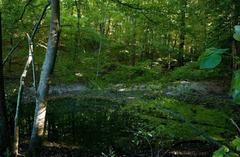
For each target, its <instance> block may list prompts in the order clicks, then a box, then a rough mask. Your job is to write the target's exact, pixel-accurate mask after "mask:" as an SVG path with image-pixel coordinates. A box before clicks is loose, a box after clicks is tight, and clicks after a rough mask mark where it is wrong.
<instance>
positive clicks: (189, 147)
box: [24, 80, 235, 157]
mask: <svg viewBox="0 0 240 157" xmlns="http://www.w3.org/2000/svg"><path fill="white" fill-rule="evenodd" d="M228 87H229V86H228V85H227V83H226V82H225V81H223V80H211V81H176V82H173V83H170V84H168V85H167V86H165V87H164V86H162V85H156V84H155V85H154V84H148V85H146V84H145V85H144V84H142V85H133V86H127V85H123V84H117V85H111V86H109V87H107V88H105V89H101V90H93V89H90V88H88V87H87V86H86V85H84V84H82V83H79V84H70V85H69V84H68V85H64V84H62V85H55V86H52V87H51V88H50V98H51V101H57V102H58V101H59V100H60V101H61V100H62V99H64V98H66V99H69V98H70V97H72V98H74V97H84V99H83V100H84V101H86V100H87V101H88V99H93V100H96V101H98V100H104V101H106V100H107V101H112V102H120V104H122V103H124V104H126V103H127V104H130V105H129V106H131V104H134V106H135V104H136V102H137V103H138V102H139V101H143V103H145V102H146V101H147V102H146V105H149V104H150V105H149V106H150V107H149V108H148V107H147V108H146V107H140V106H135V107H138V108H139V109H140V111H141V112H142V114H143V115H145V112H149V111H148V110H149V109H150V110H151V103H164V102H165V101H166V102H168V101H170V104H168V105H170V106H168V105H167V108H169V107H170V109H171V110H175V111H177V112H178V111H180V113H181V112H182V113H183V114H185V112H186V113H187V114H186V115H185V116H187V118H190V117H191V116H193V115H194V116H193V117H192V118H193V119H195V118H194V117H198V118H196V119H195V120H193V121H194V122H193V123H194V124H195V125H200V126H201V127H208V129H206V130H208V131H209V130H210V133H209V134H211V135H213V136H216V135H217V134H218V135H217V136H219V135H220V134H222V135H224V136H225V137H226V136H229V135H225V133H224V132H225V131H224V130H225V129H226V128H227V126H224V125H225V122H226V121H228V120H229V119H226V118H227V117H225V116H226V115H230V114H229V113H233V112H235V107H233V106H232V105H231V103H232V102H231V99H230V97H229V96H228V94H227V93H228V90H229V89H228ZM24 95H25V96H24V101H25V103H29V102H34V98H33V97H31V96H29V95H34V90H33V89H32V88H26V89H25V94H24ZM164 97H166V98H164ZM168 98H169V99H168ZM172 98H173V99H175V100H178V101H179V102H178V101H176V102H175V100H171V99H172ZM78 99H79V98H78ZM80 99H81V98H80ZM70 101H71V102H72V100H70ZM172 101H173V102H172ZM132 102H133V103H132ZM182 102H185V103H186V105H185V104H184V103H182ZM141 103H142V102H141ZM168 103H169V102H168ZM65 104H66V103H65ZM90 104H91V103H90ZM190 104H192V105H190ZM194 104H195V105H196V104H199V107H196V106H194ZM226 104H228V105H229V106H227V105H226ZM171 105H172V106H171ZM182 105H185V106H182ZM219 106H221V107H222V108H221V109H220V110H216V108H218V107H219ZM93 108H95V107H93ZM97 108H98V107H96V109H97ZM110 108H111V107H110ZM127 108H128V107H127ZM139 109H137V111H138V110H139ZM225 109H226V111H223V110H225ZM77 110H78V109H77ZM83 110H88V109H86V108H84V109H83ZM93 110H94V109H93ZM127 110H128V112H131V110H133V111H134V112H136V111H135V110H136V109H131V108H128V109H127ZM154 110H155V109H154ZM209 111H211V112H213V113H210V112H209ZM93 112H97V111H93ZM107 112H108V111H107ZM151 112H153V113H149V114H147V116H150V117H151V119H150V123H153V126H155V125H156V126H157V125H159V124H158V123H156V122H154V121H155V120H153V119H152V118H153V117H152V116H155V114H156V113H154V112H160V111H158V110H156V111H151ZM188 112H189V113H188ZM207 113H209V115H204V114H207ZM223 113H224V114H225V113H227V114H226V115H221V114H223ZM158 114H160V113H158ZM214 114H215V115H214ZM188 116H190V117H188ZM156 117H158V116H156ZM162 118H163V119H165V118H164V117H161V119H162ZM209 118H212V120H211V119H209ZM229 118H230V117H229ZM234 118H235V117H234ZM167 119H168V118H167ZM170 119H171V118H170ZM151 121H152V122H151ZM161 121H162V120H161ZM167 121H168V120H167ZM220 121H223V123H219V122H220ZM154 123H156V124H154ZM164 123H165V122H164ZM226 123H229V122H226ZM174 125H178V124H174ZM153 126H151V127H153ZM173 127H174V128H175V127H176V126H173ZM93 129H96V128H93ZM171 129H173V128H171ZM214 129H215V130H214ZM232 131H233V130H231V131H230V132H232ZM184 132H185V128H184V127H183V130H181V131H180V132H179V133H175V132H174V131H171V134H180V135H174V136H181V134H186V133H184ZM227 132H229V130H228V131H227ZM226 134H229V133H226ZM230 134H232V135H234V134H233V133H230ZM191 136H192V135H190V138H189V139H185V140H183V139H182V140H180V141H178V142H175V145H174V146H171V147H173V148H171V149H169V150H168V152H167V154H166V155H165V156H211V155H210V154H211V152H212V151H213V147H212V146H211V145H208V144H207V143H205V142H203V141H202V140H199V138H196V137H195V136H192V137H194V138H193V139H191ZM176 138H178V137H176ZM218 138H219V137H218ZM219 139H220V140H222V139H221V138H219ZM145 149H146V148H145ZM79 153H80V152H79V149H78V147H76V146H73V147H72V146H66V145H65V144H57V143H54V142H46V143H45V147H44V149H43V151H42V156H43V157H45V156H52V157H55V156H78V155H79ZM76 154H78V155H76ZM174 154H175V155H174ZM82 156H88V155H84V154H82ZM120 156H126V155H119V157H120ZM133 156H134V155H133ZM135 156H137V155H136V154H135ZM139 156H141V155H139Z"/></svg>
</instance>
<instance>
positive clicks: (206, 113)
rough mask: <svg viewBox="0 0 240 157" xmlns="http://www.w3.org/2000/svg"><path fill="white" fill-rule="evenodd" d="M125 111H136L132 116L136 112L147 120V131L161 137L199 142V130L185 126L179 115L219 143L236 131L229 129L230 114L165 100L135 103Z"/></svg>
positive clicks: (126, 107) (163, 98) (168, 99)
mask: <svg viewBox="0 0 240 157" xmlns="http://www.w3.org/2000/svg"><path fill="white" fill-rule="evenodd" d="M124 110H125V111H130V110H132V113H134V112H133V111H135V112H136V113H137V115H138V116H139V118H140V119H143V120H146V124H144V125H145V127H146V128H148V129H150V130H153V131H155V132H156V133H157V136H166V137H170V138H172V137H174V138H175V139H178V140H179V139H185V140H187V139H189V140H190V139H196V138H197V139H199V138H200V137H199V135H198V133H197V132H196V130H194V129H192V128H191V126H190V125H189V124H188V123H184V122H182V120H181V118H179V117H178V115H180V116H183V117H184V118H185V119H186V120H187V121H188V122H190V123H191V124H193V125H194V126H196V127H197V128H199V129H201V130H203V131H205V132H206V133H207V134H209V135H210V136H212V137H213V138H215V139H218V140H222V139H227V138H228V137H229V136H232V135H234V131H233V129H229V128H232V127H231V125H230V124H229V120H228V118H229V115H230V111H221V110H218V109H209V108H206V107H204V106H197V105H194V104H188V103H183V102H180V101H177V100H174V99H171V98H165V97H161V98H158V99H156V100H152V101H149V102H146V101H139V100H138V101H134V102H131V103H130V104H129V105H126V106H125V107H124ZM172 113H174V114H172ZM176 115H177V116H176Z"/></svg>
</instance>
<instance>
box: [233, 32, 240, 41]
mask: <svg viewBox="0 0 240 157" xmlns="http://www.w3.org/2000/svg"><path fill="white" fill-rule="evenodd" d="M233 38H234V39H235V40H237V41H240V33H234V34H233Z"/></svg>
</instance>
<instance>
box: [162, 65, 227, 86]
mask: <svg viewBox="0 0 240 157" xmlns="http://www.w3.org/2000/svg"><path fill="white" fill-rule="evenodd" d="M223 71H224V72H223ZM228 74H229V71H227V69H224V68H223V67H219V68H216V69H211V70H201V69H200V68H199V63H198V62H191V63H187V64H186V65H185V66H182V67H177V68H175V69H174V70H172V71H170V72H168V73H167V74H166V75H165V76H164V77H163V78H162V79H161V80H160V82H173V81H178V80H188V81H191V80H194V81H199V80H207V79H214V78H221V77H226V76H228Z"/></svg>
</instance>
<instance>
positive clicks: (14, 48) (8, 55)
mask: <svg viewBox="0 0 240 157" xmlns="http://www.w3.org/2000/svg"><path fill="white" fill-rule="evenodd" d="M21 42H22V41H19V42H18V43H17V44H16V45H15V46H14V47H12V49H11V50H10V51H9V52H8V54H7V56H6V57H5V59H4V60H3V66H4V65H5V64H6V63H7V61H8V59H9V58H10V57H11V56H12V54H13V52H14V51H15V50H16V49H17V48H18V46H19V45H20V43H21Z"/></svg>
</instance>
